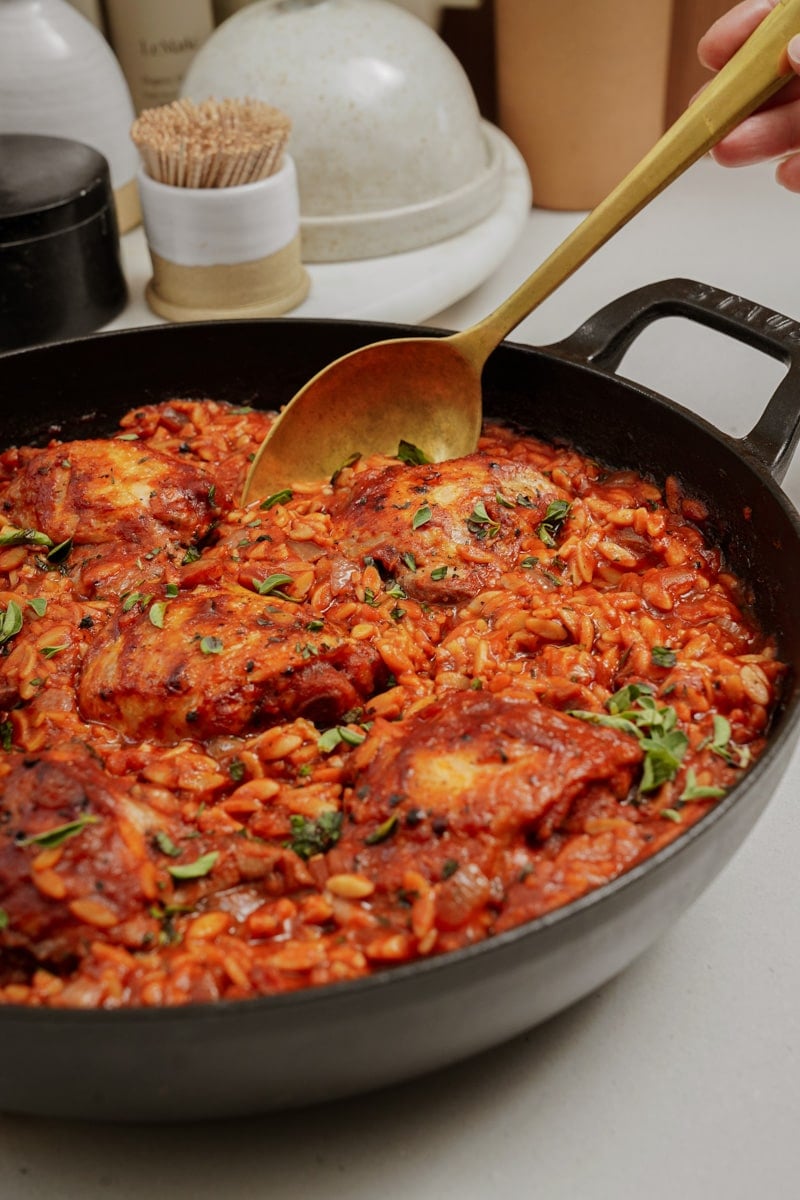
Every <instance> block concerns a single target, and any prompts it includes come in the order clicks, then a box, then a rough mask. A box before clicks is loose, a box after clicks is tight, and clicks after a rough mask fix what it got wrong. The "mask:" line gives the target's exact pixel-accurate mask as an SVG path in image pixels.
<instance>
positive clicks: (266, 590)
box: [254, 572, 294, 600]
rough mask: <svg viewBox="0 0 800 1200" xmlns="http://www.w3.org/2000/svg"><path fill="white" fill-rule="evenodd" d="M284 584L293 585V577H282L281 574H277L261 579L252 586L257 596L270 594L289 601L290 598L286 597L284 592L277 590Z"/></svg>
mask: <svg viewBox="0 0 800 1200" xmlns="http://www.w3.org/2000/svg"><path fill="white" fill-rule="evenodd" d="M285 583H294V579H293V577H292V576H291V575H284V574H282V573H281V572H277V573H276V574H274V575H268V576H267V578H266V579H262V580H261V581H260V582H259V583H256V584H255V585H254V586H255V589H256V591H257V592H258V594H259V596H269V595H270V594H272V593H274V594H275V595H276V596H280V597H281V599H283V600H290V599H292V597H291V596H287V595H286V593H285V592H282V591H279V590H278V589H279V588H282V587H283V585H284V584H285Z"/></svg>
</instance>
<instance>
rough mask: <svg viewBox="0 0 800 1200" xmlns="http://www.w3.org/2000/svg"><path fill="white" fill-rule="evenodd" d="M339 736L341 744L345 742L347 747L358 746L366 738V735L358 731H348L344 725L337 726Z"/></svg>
mask: <svg viewBox="0 0 800 1200" xmlns="http://www.w3.org/2000/svg"><path fill="white" fill-rule="evenodd" d="M339 734H340V736H341V739H342V741H343V742H347V744H348V746H360V745H361V743H362V742H363V741H364V739H365V738H366V736H367V735H366V733H363V732H362V731H361V730H358V729H348V727H347V726H346V725H340V726H339Z"/></svg>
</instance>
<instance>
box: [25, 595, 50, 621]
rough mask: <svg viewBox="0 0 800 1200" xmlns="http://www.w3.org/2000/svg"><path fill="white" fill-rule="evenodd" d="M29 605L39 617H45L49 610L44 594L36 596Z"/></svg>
mask: <svg viewBox="0 0 800 1200" xmlns="http://www.w3.org/2000/svg"><path fill="white" fill-rule="evenodd" d="M28 607H29V608H32V609H33V611H34V612H35V613H36V615H37V617H43V616H44V614H45V613H46V612H47V601H46V600H45V598H44V596H34V598H33V600H29V601H28Z"/></svg>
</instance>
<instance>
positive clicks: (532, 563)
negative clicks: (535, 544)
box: [519, 554, 539, 571]
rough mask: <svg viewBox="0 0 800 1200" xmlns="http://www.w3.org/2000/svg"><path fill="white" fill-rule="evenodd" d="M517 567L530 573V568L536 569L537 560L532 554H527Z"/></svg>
mask: <svg viewBox="0 0 800 1200" xmlns="http://www.w3.org/2000/svg"><path fill="white" fill-rule="evenodd" d="M519 565H520V566H521V567H524V568H525V570H526V571H530V570H531V568H532V567H537V566H538V565H539V560H538V558H535V557H534V556H533V555H532V554H527V555H526V556H525V558H523V560H522V562H521V563H520V564H519Z"/></svg>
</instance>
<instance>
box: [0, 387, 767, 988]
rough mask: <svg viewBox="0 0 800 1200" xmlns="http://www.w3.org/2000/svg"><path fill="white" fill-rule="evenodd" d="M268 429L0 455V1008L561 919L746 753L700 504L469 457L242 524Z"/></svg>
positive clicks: (331, 977) (322, 494) (266, 510)
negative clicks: (250, 474) (252, 465)
mask: <svg viewBox="0 0 800 1200" xmlns="http://www.w3.org/2000/svg"><path fill="white" fill-rule="evenodd" d="M269 420H270V418H269V416H268V415H267V414H264V413H259V412H256V411H252V410H248V409H237V408H234V407H230V406H226V405H222V404H219V403H216V402H213V401H185V400H181V401H177V400H176V401H172V402H168V403H163V404H159V405H150V406H146V407H142V408H139V409H136V410H134V411H132V412H131V413H130V414H129V415H128V416H127V417H126V418H125V419H124V420H123V422H122V425H121V428H120V430H119V432H118V433H117V434H116V435H114V436H112V437H109V438H108V439H103V440H91V441H90V440H86V441H75V442H68V443H59V442H54V443H52V444H51V445H49V446H47V447H44V448H33V447H21V448H15V449H11V450H7V451H6V452H5V453H4V454H3V455H2V456H0V737H1V739H2V742H1V748H0V951H1V956H0V1001H2V1002H5V1003H10V1004H26V1005H56V1006H77V1007H96V1006H103V1007H114V1006H120V1005H172V1004H182V1003H187V1002H198V1001H208V1000H216V999H218V998H243V997H249V996H254V995H258V994H264V993H272V992H280V991H289V990H293V989H299V988H304V987H308V986H316V985H321V984H328V983H331V982H334V981H337V980H344V979H352V978H354V977H358V976H362V975H365V974H368V973H371V972H373V971H375V970H377V969H381V968H384V967H387V966H389V965H391V964H395V963H403V962H408V961H410V960H414V959H417V958H419V957H421V956H426V955H432V954H440V953H442V952H445V951H449V950H453V949H455V948H458V947H461V946H464V945H466V944H468V943H471V942H475V941H478V940H480V939H483V938H486V937H487V936H491V935H492V934H495V933H497V932H499V931H502V930H504V929H508V928H510V927H512V926H516V925H518V924H520V923H521V922H524V921H528V920H530V919H532V918H535V917H536V916H539V915H540V914H542V913H544V912H547V911H549V910H552V909H553V908H555V907H557V906H560V905H564V904H566V903H568V902H569V901H571V900H573V899H575V898H576V897H578V896H581V895H583V894H584V893H586V892H587V891H588V890H590V889H592V888H596V887H598V886H599V885H601V884H603V883H605V882H606V881H608V880H609V879H611V878H613V877H615V876H617V875H619V874H620V873H622V872H624V871H626V870H627V869H629V868H630V867H631V866H632V865H633V864H635V863H637V862H639V861H641V860H642V859H643V858H645V857H647V856H649V855H652V854H653V853H654V852H655V851H656V850H658V849H659V848H660V847H662V846H664V845H665V844H666V843H667V842H669V841H671V840H672V839H673V838H675V837H676V836H678V835H679V834H680V833H681V831H682V830H684V829H686V827H687V826H688V825H690V824H692V823H693V822H695V821H696V820H698V819H699V817H701V816H702V815H703V814H704V813H705V812H706V811H708V809H709V808H710V807H711V806H713V805H714V804H715V803H717V801H718V798H719V797H720V796H721V795H723V794H724V792H725V791H726V790H727V789H728V788H730V787H731V786H732V785H733V784H734V783H735V782H736V781H737V779H738V778H739V777H740V775H741V773H742V771H744V770H746V768H747V766H748V764H749V763H750V762H751V761H753V759H754V758H755V757H757V756H758V754H759V753H760V751H761V750H762V748H763V745H764V740H765V736H766V732H767V727H768V723H769V719H770V712H771V709H772V707H773V705H774V703H775V700H776V697H777V694H778V691H779V688H780V681H781V675H782V667H781V664H780V662H779V661H778V659H777V657H776V652H775V647H774V645H773V643H772V642H771V640H770V639H769V638H768V637H765V636H764V635H763V634H762V632H761V631H760V630H759V629H758V627H757V625H756V623H755V622H754V620H753V619H752V617H751V616H750V615H749V612H748V606H747V603H746V597H745V596H743V595H742V593H741V589H740V586H739V584H738V583H737V580H736V579H735V578H733V577H732V576H731V575H730V573H729V572H728V571H727V569H726V566H725V563H724V562H723V561H721V557H720V553H719V552H718V550H717V549H716V548H715V547H714V546H713V545H712V544H710V543H709V541H707V540H706V538H705V537H704V535H703V525H704V521H705V519H706V514H705V512H704V509H703V506H702V505H701V504H700V503H699V502H698V501H697V500H695V499H693V498H692V497H689V496H684V495H683V493H682V490H681V487H680V485H679V482H678V481H677V480H675V479H669V480H667V481H665V482H664V484H663V486H661V485H659V484H658V483H656V482H653V481H652V480H649V479H645V478H642V477H639V476H637V475H635V474H633V473H631V472H627V471H624V472H613V471H610V470H608V469H607V468H605V467H603V466H601V465H599V464H597V463H595V462H592V461H590V460H588V459H587V458H585V457H582V456H581V455H579V454H577V453H576V452H574V451H572V450H569V449H564V448H554V447H551V446H547V445H544V444H542V443H540V442H538V441H536V440H534V439H532V438H530V437H527V436H521V435H520V434H519V433H517V432H515V431H513V430H511V429H505V428H502V427H499V426H497V427H489V428H487V429H486V430H485V432H484V435H483V437H482V439H481V444H480V447H479V450H478V451H477V453H476V454H474V455H472V456H470V457H468V458H465V459H460V460H457V461H454V462H449V463H444V464H439V465H432V464H429V463H427V462H426V461H424V455H421V454H420V453H419V452H418V451H417V450H416V448H414V447H409V446H401V447H399V448H398V458H393V459H390V458H381V459H378V458H373V459H370V460H358V461H356V462H354V463H349V464H345V465H344V466H343V468H342V470H341V471H340V472H338V473H337V475H336V476H335V477H334V479H333V480H331V481H329V482H325V483H324V484H323V485H320V486H318V487H308V486H303V487H298V488H294V489H291V490H286V491H283V492H280V493H277V494H275V495H274V496H271V497H268V498H267V499H266V500H264V501H262V502H258V501H257V502H253V503H251V504H249V505H247V506H244V507H243V506H241V505H240V504H239V503H238V497H239V496H240V494H241V488H242V484H243V480H244V477H245V474H246V471H247V466H248V462H249V461H250V459H251V458H252V455H253V453H254V452H255V450H256V448H257V446H258V445H259V443H260V441H261V439H262V437H263V435H264V433H265V432H266V430H267V428H268V425H269Z"/></svg>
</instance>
